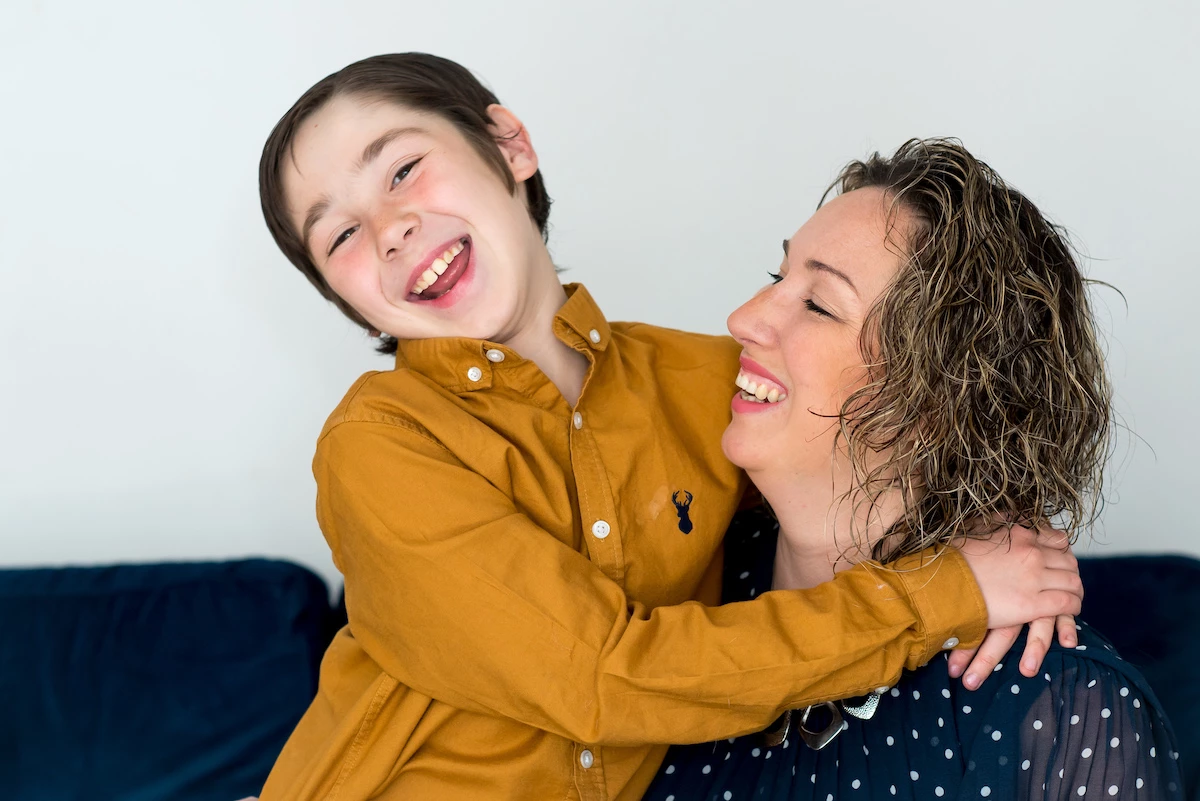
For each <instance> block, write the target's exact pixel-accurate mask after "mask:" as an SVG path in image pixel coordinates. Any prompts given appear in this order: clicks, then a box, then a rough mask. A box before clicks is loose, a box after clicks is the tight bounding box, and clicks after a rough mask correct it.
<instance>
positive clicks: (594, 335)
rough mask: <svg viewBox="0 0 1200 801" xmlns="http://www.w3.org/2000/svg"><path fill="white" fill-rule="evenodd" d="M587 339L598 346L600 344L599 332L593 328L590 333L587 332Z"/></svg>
mask: <svg viewBox="0 0 1200 801" xmlns="http://www.w3.org/2000/svg"><path fill="white" fill-rule="evenodd" d="M588 339H590V340H592V343H593V344H595V345H599V344H600V332H599V331H597V330H596V329H595V328H593V329H592V330H591V331H588Z"/></svg>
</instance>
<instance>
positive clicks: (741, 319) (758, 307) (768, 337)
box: [726, 287, 777, 347]
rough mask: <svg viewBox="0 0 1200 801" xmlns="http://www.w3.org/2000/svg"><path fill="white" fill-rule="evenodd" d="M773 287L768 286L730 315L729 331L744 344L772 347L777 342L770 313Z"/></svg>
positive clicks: (727, 323) (728, 321)
mask: <svg viewBox="0 0 1200 801" xmlns="http://www.w3.org/2000/svg"><path fill="white" fill-rule="evenodd" d="M773 289H774V288H773V287H767V288H766V289H764V290H762V291H761V292H759V293H758V294H756V295H755V296H754V297H752V298H750V299H749V300H748V301H746V302H745V303H743V304H742V305H741V306H738V307H737V308H736V309H734V310H733V313H732V314H730V315H729V319H728V320H727V321H726V325H727V326H728V328H729V333H730V334H732V335H733V338H734V339H736V340H737V341H738V342H740V343H742V344H743V345H757V346H759V347H770V346H771V345H773V344H775V342H776V340H777V336H776V330H775V325H774V324H773V323H772V320H771V313H770V312H771V299H772V297H773V295H774V292H773Z"/></svg>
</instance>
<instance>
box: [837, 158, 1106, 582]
mask: <svg viewBox="0 0 1200 801" xmlns="http://www.w3.org/2000/svg"><path fill="white" fill-rule="evenodd" d="M867 187H875V188H878V189H881V190H883V191H884V193H885V197H886V198H887V201H886V202H887V203H888V204H889V219H890V220H891V224H890V225H889V231H890V233H889V239H890V241H892V242H893V243H894V244H895V245H896V246H898V247H899V248H900V250H901V252H902V255H903V259H902V266H901V268H900V270H899V272H898V274H897V275H896V277H895V278H894V280H893V281H892V282H891V284H890V285H889V287H888V288H887V289H886V290H885V291H884V293H883V294H882V295H881V297H880V298H879V300H878V301H877V302H876V303H875V304H874V306H873V307H872V309H871V311H870V312H869V314H868V316H867V318H866V321H865V323H864V325H863V329H862V333H861V338H860V349H861V351H862V354H863V357H864V361H865V363H866V365H867V368H868V381H867V383H866V385H865V386H863V387H862V388H861V389H859V390H858V391H856V392H855V393H853V394H852V395H851V396H850V397H849V398H848V399H847V401H846V402H845V404H844V405H843V407H842V409H841V410H840V414H839V416H838V425H839V429H840V433H839V443H840V444H843V445H845V446H846V449H847V451H848V453H849V458H850V463H851V466H852V468H853V473H854V477H855V482H854V489H852V490H851V493H850V495H849V496H848V497H849V498H850V499H851V502H853V503H854V504H856V505H858V504H868V505H869V508H868V513H870V511H871V510H873V509H877V508H878V507H877V504H878V502H879V500H880V498H881V497H882V495H883V493H885V492H893V491H895V490H899V491H900V493H901V496H902V497H903V498H904V499H905V500H906V503H905V505H904V506H905V510H904V512H903V516H902V517H901V518H900V519H899V520H898V521H896V522H895V523H894V524H893V525H892V526H891V527H890V529H889V531H888V533H889V535H890V536H888V537H886V538H884V539H883V540H881V541H880V542H879V543H877V544H876V545H875V547H874V553H873V555H874V556H875V558H878V559H884V560H892V559H895V558H897V557H899V556H902V555H905V554H911V553H917V552H919V551H921V550H924V549H925V548H926V547H928V546H930V545H934V544H937V543H945V542H949V541H950V540H951V539H952V538H953V537H954V536H956V535H958V534H962V533H966V532H968V531H971V532H979V533H988V532H991V531H994V530H996V528H997V527H998V526H999V525H1000V524H1002V523H1004V522H1007V523H1020V524H1022V525H1025V526H1028V527H1031V528H1032V527H1035V526H1039V525H1045V524H1051V523H1053V524H1054V525H1056V527H1058V528H1062V529H1064V530H1066V531H1067V532H1068V533H1069V534H1070V536H1071V539H1072V541H1074V540H1075V538H1077V536H1078V534H1079V532H1080V531H1081V530H1082V529H1084V528H1086V527H1087V526H1089V525H1090V524H1091V523H1092V522H1094V520H1095V518H1096V515H1097V514H1098V512H1099V509H1100V506H1101V503H1100V499H1101V497H1102V496H1101V490H1102V487H1103V470H1104V465H1105V462H1106V460H1107V458H1108V454H1109V452H1110V447H1111V445H1110V439H1111V437H1110V433H1111V427H1112V421H1111V410H1110V403H1111V394H1112V393H1111V387H1110V385H1109V381H1108V378H1107V376H1106V375H1105V370H1104V354H1103V351H1102V349H1101V347H1100V343H1099V338H1098V336H1097V332H1096V329H1095V325H1094V321H1093V317H1092V311H1091V307H1090V305H1089V302H1088V296H1087V287H1088V284H1089V281H1088V280H1087V279H1085V278H1084V276H1083V274H1082V273H1081V271H1080V269H1079V265H1078V263H1077V261H1076V258H1075V255H1074V253H1073V251H1072V248H1071V247H1070V245H1069V243H1068V240H1067V237H1066V234H1065V232H1064V231H1063V229H1061V228H1060V227H1059V226H1057V225H1055V224H1053V223H1051V222H1049V221H1048V220H1047V219H1046V218H1045V217H1044V216H1043V215H1042V213H1041V212H1040V211H1038V209H1037V208H1036V207H1035V206H1034V204H1033V203H1032V202H1031V201H1030V200H1029V199H1028V198H1027V197H1025V196H1024V195H1022V194H1021V193H1020V192H1018V191H1017V190H1015V189H1013V188H1012V187H1011V186H1009V185H1007V184H1006V183H1005V182H1004V181H1003V180H1002V179H1001V178H1000V177H999V176H998V175H997V174H996V173H995V171H993V170H992V169H991V168H990V167H988V165H986V164H984V163H983V162H982V161H979V160H978V159H976V158H974V157H973V156H972V155H971V154H970V153H969V152H967V150H966V149H965V148H964V147H963V146H962V144H961V143H960V142H958V141H956V140H951V139H925V140H919V139H913V140H910V141H908V142H906V143H904V144H903V145H901V147H900V149H899V150H897V151H896V152H895V154H893V155H892V156H890V157H887V158H885V157H883V156H881V155H879V154H878V153H876V154H874V155H872V156H871V157H870V158H868V159H866V160H865V161H855V162H852V163H851V164H849V165H847V166H846V168H845V169H843V170H842V172H841V174H840V175H839V176H838V177H837V179H836V180H835V181H834V183H833V185H832V186H830V188H829V190H827V192H826V195H825V197H828V196H829V195H830V194H831V193H836V194H841V193H846V192H852V191H854V190H857V189H863V188H867ZM824 200H825V198H822V203H823V202H824ZM901 208H902V209H904V210H906V211H907V212H909V213H910V214H911V216H912V218H913V219H914V220H915V225H914V226H912V228H911V230H906V231H905V232H904V234H905V236H903V237H897V236H895V235H896V234H897V233H899V229H898V228H897V227H896V226H895V220H896V219H897V217H896V212H897V211H898V210H899V209H901ZM880 454H883V455H884V458H883V459H882V460H881V458H880ZM856 517H857V515H856ZM981 523H983V524H984V525H982V526H981V525H980V524H981ZM989 524H990V525H989Z"/></svg>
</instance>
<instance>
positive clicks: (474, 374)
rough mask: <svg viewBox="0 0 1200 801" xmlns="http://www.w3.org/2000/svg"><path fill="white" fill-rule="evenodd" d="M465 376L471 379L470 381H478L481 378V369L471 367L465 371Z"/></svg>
mask: <svg viewBox="0 0 1200 801" xmlns="http://www.w3.org/2000/svg"><path fill="white" fill-rule="evenodd" d="M467 378H469V379H471V380H472V381H478V380H479V379H481V378H483V371H482V370H480V369H479V368H478V367H472V368H471V369H470V370H468V371H467Z"/></svg>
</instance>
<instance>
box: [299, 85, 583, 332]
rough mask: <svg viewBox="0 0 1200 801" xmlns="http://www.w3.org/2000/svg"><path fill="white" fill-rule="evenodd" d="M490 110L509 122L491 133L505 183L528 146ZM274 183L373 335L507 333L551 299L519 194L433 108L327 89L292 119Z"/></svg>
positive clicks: (529, 161) (525, 165)
mask: <svg viewBox="0 0 1200 801" xmlns="http://www.w3.org/2000/svg"><path fill="white" fill-rule="evenodd" d="M493 110H494V112H495V113H494V114H493V117H494V118H499V123H498V127H500V126H502V125H503V124H504V123H507V124H508V127H512V126H514V125H515V126H516V128H517V129H518V130H519V131H520V132H521V134H522V135H521V136H517V137H512V138H506V137H505V136H504V135H503V134H505V133H507V132H506V131H498V132H497V142H498V144H499V146H500V150H501V153H502V155H503V156H504V159H505V162H506V164H507V166H508V169H509V170H510V171H511V173H512V176H513V178H514V179H515V180H516V182H517V183H518V185H519V184H520V182H521V181H524V180H525V179H526V178H528V177H529V176H531V175H532V174H533V173H534V172H536V170H537V157H536V155H535V154H534V153H533V150H532V147H531V146H529V144H528V137H527V136H525V135H523V128H521V127H520V122H519V121H518V120H516V118H515V117H513V116H512V115H511V113H510V112H507V110H505V109H502V108H500V107H493ZM284 187H285V194H286V197H287V200H288V207H289V213H290V216H291V219H292V224H293V225H294V226H295V230H297V231H300V232H301V236H302V238H303V239H304V242H305V246H306V248H307V249H308V252H309V255H310V257H311V259H312V261H313V263H314V264H315V265H316V267H317V269H318V270H319V271H320V273H321V275H322V276H323V277H324V278H325V280H326V281H327V282H328V284H329V286H330V288H332V289H333V291H334V292H336V293H337V294H338V295H339V296H340V297H341V298H342V299H343V300H345V301H346V302H348V303H349V304H350V305H351V306H353V307H354V309H355V310H356V311H358V313H359V314H361V315H362V316H363V318H365V319H366V320H367V321H368V322H369V323H370V324H371V325H372V326H374V327H375V328H377V329H378V330H380V331H382V332H384V333H387V334H391V335H392V336H395V337H397V338H399V339H425V338H430V337H443V336H462V337H470V338H476V339H487V340H490V341H495V342H509V341H510V340H511V339H512V338H513V337H514V336H516V337H518V338H519V337H520V335H521V334H522V332H524V331H526V330H528V329H529V328H531V323H532V321H533V320H534V319H537V318H540V317H543V316H544V314H545V309H546V308H547V307H548V306H553V307H554V308H555V309H557V307H558V306H559V305H561V303H562V301H563V299H564V296H563V294H562V287H561V284H560V283H559V282H558V279H557V278H556V277H555V274H554V268H553V264H552V263H551V262H550V258H549V254H548V253H547V252H546V249H545V245H544V243H543V242H542V239H541V235H540V233H539V232H538V230H537V227H536V226H535V225H534V223H533V221H532V219H531V218H530V216H529V212H528V210H527V208H526V206H525V200H524V195H523V192H522V191H520V190H519V191H517V192H516V193H510V192H509V191H508V188H507V186H506V185H505V183H504V181H503V179H502V177H501V176H500V175H498V174H497V173H496V170H495V169H494V168H493V167H492V166H491V165H489V164H488V163H487V162H485V161H484V159H483V158H482V157H481V156H480V155H479V153H478V152H477V151H476V150H475V148H474V147H473V146H472V144H471V143H470V142H468V141H467V140H466V138H465V137H464V136H463V135H462V134H461V133H459V132H458V130H457V129H456V128H455V127H454V125H453V124H451V123H450V122H448V121H447V120H444V119H442V118H440V117H439V116H437V115H434V114H428V113H423V112H418V111H414V110H412V109H409V108H407V107H404V106H401V105H398V104H396V103H392V102H385V101H378V100H373V99H367V98H356V97H344V96H343V97H335V98H334V99H332V100H330V101H329V103H327V104H326V105H325V106H324V107H323V108H321V109H319V110H318V111H316V112H315V113H314V114H312V116H311V117H309V118H308V119H307V120H306V121H305V122H304V123H303V125H302V126H301V127H300V128H299V130H298V131H297V134H296V137H295V140H294V146H293V148H292V152H291V153H290V155H289V158H287V159H286V160H285V162H284Z"/></svg>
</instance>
